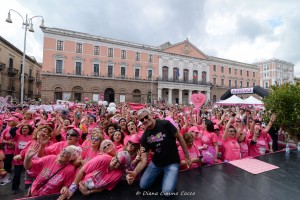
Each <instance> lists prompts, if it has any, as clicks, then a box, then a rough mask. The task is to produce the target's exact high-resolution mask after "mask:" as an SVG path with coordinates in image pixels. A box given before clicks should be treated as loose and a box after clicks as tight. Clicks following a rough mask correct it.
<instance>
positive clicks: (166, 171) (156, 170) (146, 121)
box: [126, 109, 191, 196]
mask: <svg viewBox="0 0 300 200" xmlns="http://www.w3.org/2000/svg"><path fill="white" fill-rule="evenodd" d="M137 116H138V119H139V120H140V121H141V122H142V123H143V125H144V126H145V127H146V131H145V132H144V134H143V136H142V139H141V146H142V147H143V148H144V149H145V150H144V152H143V153H142V161H141V162H139V164H138V165H137V167H136V168H135V169H134V171H127V176H126V179H127V181H128V183H129V184H132V183H133V181H134V179H135V177H136V175H137V174H139V173H140V172H141V171H142V170H143V169H144V168H145V167H146V165H147V158H148V152H149V149H151V150H152V151H153V152H154V156H153V158H152V162H150V164H149V165H148V167H147V169H146V170H145V172H144V173H143V175H142V177H141V180H140V187H141V188H142V189H147V188H149V187H150V186H151V185H152V183H153V182H154V181H155V178H156V177H157V176H158V175H159V174H160V173H163V175H164V178H163V183H162V192H163V194H164V195H165V196H170V195H171V194H172V192H173V191H174V189H175V187H176V183H177V177H178V171H179V165H180V159H179V154H178V149H177V145H176V139H177V140H178V141H179V143H180V145H181V147H182V149H183V151H184V155H185V160H186V163H187V164H188V166H189V165H190V164H191V159H190V157H189V154H188V150H187V146H186V144H185V142H184V140H183V138H182V136H181V135H180V133H179V132H178V130H177V128H176V127H175V126H174V125H173V124H171V122H169V121H167V120H154V119H153V118H152V116H151V113H150V111H149V110H147V109H142V110H139V111H138V113H137Z"/></svg>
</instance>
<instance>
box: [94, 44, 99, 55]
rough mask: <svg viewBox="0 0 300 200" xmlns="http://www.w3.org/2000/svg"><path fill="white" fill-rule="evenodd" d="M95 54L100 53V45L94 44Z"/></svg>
mask: <svg viewBox="0 0 300 200" xmlns="http://www.w3.org/2000/svg"><path fill="white" fill-rule="evenodd" d="M94 55H100V47H99V46H94Z"/></svg>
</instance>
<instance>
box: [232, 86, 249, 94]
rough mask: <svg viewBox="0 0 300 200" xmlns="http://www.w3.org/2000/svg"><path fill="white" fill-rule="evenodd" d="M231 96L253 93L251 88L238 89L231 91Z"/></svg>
mask: <svg viewBox="0 0 300 200" xmlns="http://www.w3.org/2000/svg"><path fill="white" fill-rule="evenodd" d="M230 92H231V94H251V93H253V87H252V88H239V89H231V91H230Z"/></svg>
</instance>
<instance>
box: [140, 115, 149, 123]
mask: <svg viewBox="0 0 300 200" xmlns="http://www.w3.org/2000/svg"><path fill="white" fill-rule="evenodd" d="M145 119H149V115H146V116H145V117H143V118H142V119H140V121H141V122H144V120H145Z"/></svg>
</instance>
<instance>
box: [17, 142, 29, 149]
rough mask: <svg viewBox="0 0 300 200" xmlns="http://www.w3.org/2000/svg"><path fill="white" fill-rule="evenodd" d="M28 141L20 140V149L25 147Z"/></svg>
mask: <svg viewBox="0 0 300 200" xmlns="http://www.w3.org/2000/svg"><path fill="white" fill-rule="evenodd" d="M27 143H28V142H19V146H18V147H19V149H24V148H25V147H26V145H27Z"/></svg>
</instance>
